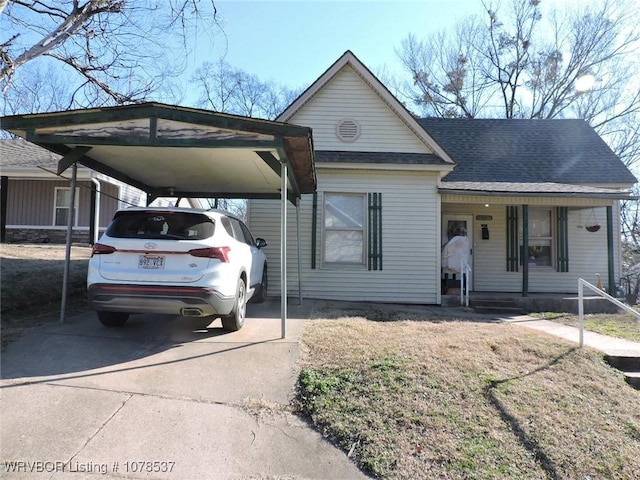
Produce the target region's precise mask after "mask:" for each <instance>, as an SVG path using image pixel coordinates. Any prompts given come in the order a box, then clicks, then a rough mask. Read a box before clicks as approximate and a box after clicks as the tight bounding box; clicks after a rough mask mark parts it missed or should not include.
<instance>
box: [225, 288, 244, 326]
mask: <svg viewBox="0 0 640 480" xmlns="http://www.w3.org/2000/svg"><path fill="white" fill-rule="evenodd" d="M246 313H247V286H246V284H245V283H244V279H242V278H240V279H239V280H238V288H237V290H236V303H235V304H234V305H233V310H231V313H230V314H229V315H225V316H224V317H222V328H224V329H225V330H229V331H230V332H236V331H238V330H240V329H241V328H242V326H243V325H244V318H245V315H246Z"/></svg>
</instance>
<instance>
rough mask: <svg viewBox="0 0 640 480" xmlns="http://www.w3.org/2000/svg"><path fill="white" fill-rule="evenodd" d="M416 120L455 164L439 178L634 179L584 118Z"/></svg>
mask: <svg viewBox="0 0 640 480" xmlns="http://www.w3.org/2000/svg"><path fill="white" fill-rule="evenodd" d="M419 122H420V124H421V125H422V127H423V128H424V129H425V130H426V131H427V132H428V133H429V134H430V135H431V136H432V138H434V140H435V141H436V142H438V144H440V146H441V147H442V148H444V149H445V150H446V151H447V153H449V155H451V157H452V158H453V160H454V161H455V162H456V163H457V166H456V168H454V170H453V171H452V172H451V173H449V175H447V177H446V178H445V179H444V181H445V182H515V183H549V182H550V183H565V184H589V183H596V184H634V183H635V182H636V181H637V180H636V178H635V177H634V176H633V174H632V173H631V172H630V171H629V170H628V169H627V167H626V166H625V165H624V164H623V163H622V161H620V159H619V158H618V157H617V156H616V155H615V154H614V153H613V151H611V149H610V148H609V147H608V146H607V144H606V143H605V142H604V141H603V140H602V138H600V136H599V135H598V134H597V133H596V132H595V131H594V130H593V129H592V128H591V127H590V126H589V125H588V124H587V123H586V122H585V121H584V120H573V119H546V120H537V119H448V118H424V119H420V120H419Z"/></svg>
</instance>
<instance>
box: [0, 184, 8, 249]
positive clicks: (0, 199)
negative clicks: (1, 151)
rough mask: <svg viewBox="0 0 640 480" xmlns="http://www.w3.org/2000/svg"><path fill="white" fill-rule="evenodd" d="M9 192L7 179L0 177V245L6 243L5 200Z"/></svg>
mask: <svg viewBox="0 0 640 480" xmlns="http://www.w3.org/2000/svg"><path fill="white" fill-rule="evenodd" d="M8 190H9V177H7V176H6V175H2V177H0V243H4V242H6V241H7V200H8V199H9V195H8V193H9V192H8Z"/></svg>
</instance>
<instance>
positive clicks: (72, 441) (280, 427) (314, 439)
mask: <svg viewBox="0 0 640 480" xmlns="http://www.w3.org/2000/svg"><path fill="white" fill-rule="evenodd" d="M312 306H313V304H312V302H306V304H305V305H303V306H301V307H296V306H291V307H290V308H289V317H290V318H289V323H288V338H287V339H284V340H281V339H280V310H279V308H280V306H279V303H278V302H273V303H266V304H262V305H250V306H249V310H248V318H247V322H246V324H245V326H244V328H243V329H242V330H240V331H239V332H234V333H226V332H224V331H223V330H222V328H221V324H220V320H215V321H214V322H213V323H211V325H207V324H208V322H207V321H203V320H199V319H187V318H181V317H174V316H150V315H141V316H132V317H131V319H130V320H129V322H128V323H127V325H126V326H125V327H124V328H120V329H109V328H106V327H103V326H102V325H100V324H99V323H98V321H97V319H96V318H95V315H94V314H93V313H87V314H84V315H80V316H76V317H72V318H69V319H68V321H67V323H65V324H59V323H56V324H49V325H46V326H42V327H37V328H34V329H31V330H29V331H28V332H26V333H25V335H23V336H22V337H21V339H20V340H19V341H17V342H15V343H13V344H11V345H9V347H8V348H7V349H6V351H5V352H4V353H3V354H2V358H1V360H2V363H1V369H2V381H1V384H0V400H1V406H0V408H1V411H0V421H1V423H0V429H1V437H0V441H1V443H0V478H25V479H26V478H29V479H31V478H46V479H73V480H82V479H85V478H86V479H95V478H118V479H122V478H135V479H142V478H145V479H171V480H175V479H216V480H217V479H325V480H329V479H340V480H345V479H365V478H367V477H365V476H364V475H363V474H362V473H361V472H360V471H359V470H358V469H357V468H356V467H355V466H354V465H353V463H351V462H350V461H349V459H347V457H346V456H345V455H344V454H343V453H342V452H340V451H339V450H337V449H336V448H334V447H333V446H331V445H330V444H329V443H328V442H326V441H325V440H324V439H323V438H322V437H321V436H320V435H319V434H318V433H316V432H315V431H313V430H312V429H311V428H309V426H308V425H307V424H306V423H305V422H304V421H302V420H300V419H299V418H298V417H296V416H294V415H292V414H291V413H289V412H288V411H287V408H286V407H287V405H288V404H289V401H290V400H291V397H292V395H293V387H294V384H295V381H296V361H297V358H298V353H299V347H298V340H299V338H300V334H301V332H302V328H303V325H304V322H305V319H308V318H309V314H310V310H311V308H312Z"/></svg>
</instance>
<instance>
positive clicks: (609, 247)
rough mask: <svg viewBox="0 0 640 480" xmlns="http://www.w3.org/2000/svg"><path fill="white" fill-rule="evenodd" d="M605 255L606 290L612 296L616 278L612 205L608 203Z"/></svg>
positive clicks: (614, 290) (614, 291) (614, 294)
mask: <svg viewBox="0 0 640 480" xmlns="http://www.w3.org/2000/svg"><path fill="white" fill-rule="evenodd" d="M607 253H608V255H607V257H608V262H607V263H608V269H609V272H608V273H609V291H608V292H607V293H608V294H609V295H611V296H612V297H615V296H616V279H615V272H614V268H613V267H614V257H613V207H612V206H611V205H609V206H608V207H607Z"/></svg>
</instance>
